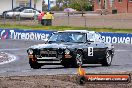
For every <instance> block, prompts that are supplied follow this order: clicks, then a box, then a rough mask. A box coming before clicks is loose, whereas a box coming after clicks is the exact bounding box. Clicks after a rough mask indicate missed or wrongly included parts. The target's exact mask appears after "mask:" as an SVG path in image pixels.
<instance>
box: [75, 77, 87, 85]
mask: <svg viewBox="0 0 132 88" xmlns="http://www.w3.org/2000/svg"><path fill="white" fill-rule="evenodd" d="M77 81H78V83H79V84H80V85H84V84H85V83H86V81H87V79H86V78H85V77H84V76H80V77H79V78H78V80H77Z"/></svg>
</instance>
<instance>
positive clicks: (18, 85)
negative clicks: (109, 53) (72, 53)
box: [0, 75, 132, 88]
mask: <svg viewBox="0 0 132 88" xmlns="http://www.w3.org/2000/svg"><path fill="white" fill-rule="evenodd" d="M77 78H78V76H77V75H52V76H46V75H43V76H23V77H20V76H19V77H0V88H106V87H107V88H132V83H129V84H88V83H86V84H85V85H83V86H82V85H79V84H78V83H77Z"/></svg>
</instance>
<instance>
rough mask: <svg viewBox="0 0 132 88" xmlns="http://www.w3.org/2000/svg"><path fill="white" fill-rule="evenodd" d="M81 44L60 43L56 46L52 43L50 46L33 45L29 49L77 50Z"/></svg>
mask: <svg viewBox="0 0 132 88" xmlns="http://www.w3.org/2000/svg"><path fill="white" fill-rule="evenodd" d="M81 45H82V44H77V43H76V44H75V43H74V44H73V43H63V44H62V43H61V44H57V43H52V44H38V45H34V46H31V47H30V48H32V49H42V48H63V49H65V48H77V47H78V46H81Z"/></svg>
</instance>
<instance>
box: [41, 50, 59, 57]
mask: <svg viewBox="0 0 132 88" xmlns="http://www.w3.org/2000/svg"><path fill="white" fill-rule="evenodd" d="M40 54H41V56H42V57H57V52H56V51H53V50H42V51H41V52H40Z"/></svg>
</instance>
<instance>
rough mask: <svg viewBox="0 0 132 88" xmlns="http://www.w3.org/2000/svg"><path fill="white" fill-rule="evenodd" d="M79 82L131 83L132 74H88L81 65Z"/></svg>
mask: <svg viewBox="0 0 132 88" xmlns="http://www.w3.org/2000/svg"><path fill="white" fill-rule="evenodd" d="M78 74H79V77H78V83H79V84H81V85H82V84H85V83H86V82H87V83H130V82H131V76H130V74H86V72H85V70H84V69H82V68H81V67H79V69H78Z"/></svg>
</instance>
